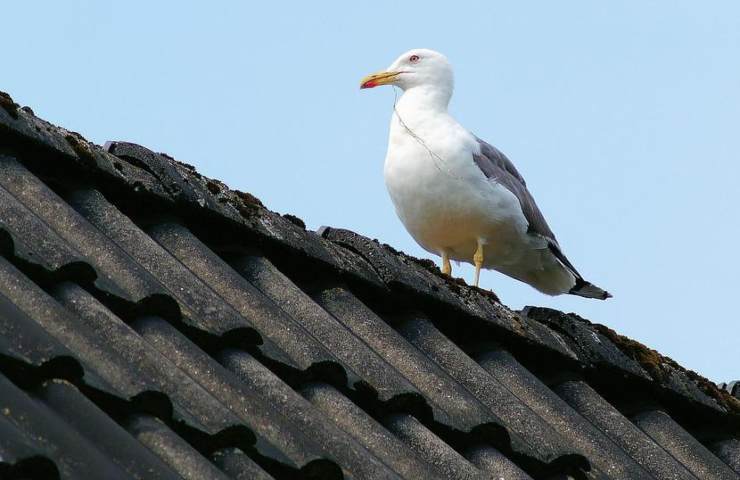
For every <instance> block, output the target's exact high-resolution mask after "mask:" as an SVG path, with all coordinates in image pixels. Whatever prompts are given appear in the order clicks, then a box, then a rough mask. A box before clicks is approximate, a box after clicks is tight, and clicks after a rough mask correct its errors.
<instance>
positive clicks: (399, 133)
mask: <svg viewBox="0 0 740 480" xmlns="http://www.w3.org/2000/svg"><path fill="white" fill-rule="evenodd" d="M380 85H394V86H397V87H399V88H400V89H401V90H403V94H402V95H401V98H400V99H399V100H398V102H397V104H396V105H395V108H394V112H393V116H392V118H391V126H390V136H389V140H388V152H387V154H386V157H385V167H384V176H385V183H386V187H387V188H388V192H389V193H390V196H391V199H392V200H393V204H394V205H395V207H396V212H397V213H398V216H399V217H400V219H401V221H402V222H403V224H404V226H405V227H406V229H407V230H408V231H409V233H410V234H411V236H412V237H413V238H414V240H416V242H417V243H418V244H419V245H421V246H422V247H423V248H424V249H425V250H427V251H428V252H430V253H433V254H435V255H439V256H440V257H442V272H443V273H445V274H447V275H450V274H451V273H452V266H451V264H450V260H451V259H452V260H458V261H464V262H468V263H473V264H474V265H475V285H476V286H478V280H479V278H480V269H481V268H490V269H494V270H497V271H499V272H501V273H504V274H506V275H508V276H510V277H513V278H516V279H517V280H521V281H522V282H525V283H527V284H529V285H531V286H533V287H534V288H536V289H537V290H539V291H541V292H543V293H546V294H549V295H560V294H563V293H570V294H574V295H580V296H582V297H589V298H599V299H606V298H609V297H611V295H610V294H609V293H608V292H606V291H605V290H602V289H601V288H599V287H597V286H595V285H593V284H591V283H589V282H587V281H585V280H584V279H583V277H581V275H580V274H579V273H578V272H577V271H576V269H575V268H574V267H573V265H572V264H571V263H570V262H569V261H568V259H567V258H566V257H565V255H563V252H562V250H561V248H560V245H559V244H558V241H557V240H556V239H555V235H554V234H553V233H552V230H550V227H549V226H548V225H547V222H546V221H545V218H544V217H543V216H542V213H541V212H540V210H539V208H538V207H537V204H536V203H535V201H534V198H532V195H531V194H530V193H529V191H528V190H527V186H526V183H525V181H524V178H522V176H521V175H520V174H519V172H518V171H517V169H516V167H514V164H512V163H511V161H510V160H509V159H508V158H506V156H505V155H504V154H503V153H501V152H500V151H499V150H497V149H496V148H495V147H493V146H491V145H489V144H488V143H486V142H484V141H483V140H481V139H479V138H478V137H476V136H475V135H473V134H472V133H470V132H469V131H468V130H467V129H466V128H464V127H463V126H462V125H460V124H459V123H458V122H457V121H456V120H455V119H454V118H452V116H451V115H450V114H449V113H448V112H447V106H448V104H449V102H450V98H451V97H452V90H453V86H454V79H453V74H452V67H451V65H450V63H449V61H448V60H447V58H446V57H445V56H444V55H442V54H441V53H438V52H435V51H433V50H427V49H415V50H410V51H408V52H406V53H404V54H403V55H401V56H400V57H398V59H397V60H396V61H395V62H393V63H392V64H391V66H390V67H388V69H387V70H385V71H383V72H379V73H375V74H372V75H368V76H367V77H365V78H363V79H362V83H361V88H373V87H377V86H380Z"/></svg>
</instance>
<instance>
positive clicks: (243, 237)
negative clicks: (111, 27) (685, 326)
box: [0, 94, 740, 480]
mask: <svg viewBox="0 0 740 480" xmlns="http://www.w3.org/2000/svg"><path fill="white" fill-rule="evenodd" d="M0 107H2V108H0V197H1V198H0V252H1V253H2V257H0V309H1V311H2V315H0V412H1V413H2V414H1V415H0V477H1V478H44V479H47V478H65V479H67V478H70V479H71V478H84V477H90V478H106V479H115V478H142V479H143V478H146V479H160V478H163V479H164V478H167V479H169V478H188V479H203V478H238V479H245V478H250V479H269V478H273V479H284V478H321V479H333V478H348V479H350V478H352V479H363V478H394V479H398V478H407V479H417V478H453V479H457V478H460V479H462V478H466V479H467V478H506V479H528V478H537V479H539V478H576V479H585V478H588V479H617V478H631V479H642V478H646V479H650V478H655V479H668V478H670V479H702V480H703V479H737V478H739V477H738V472H740V401H738V396H739V395H738V391H737V390H738V389H737V388H734V390H735V391H734V396H733V393H732V392H730V391H728V390H723V389H721V388H719V387H718V386H716V385H715V384H713V383H711V382H709V381H708V380H706V379H704V378H702V377H700V376H699V375H697V374H696V373H693V372H691V371H687V370H685V369H683V368H682V367H680V366H679V365H678V364H676V363H675V362H673V361H671V360H670V359H668V358H666V357H663V356H661V355H660V354H658V353H657V352H655V351H653V350H650V349H649V348H647V347H645V346H643V345H641V344H639V343H637V342H635V341H632V340H629V339H627V338H625V337H622V336H620V335H618V334H617V333H615V332H614V331H612V330H610V329H608V328H606V327H604V326H601V325H595V324H592V323H590V322H589V321H587V320H584V319H582V318H579V317H578V316H576V315H574V314H564V313H561V312H558V311H555V310H549V309H544V308H528V309H525V310H524V311H522V312H516V311H512V310H510V309H508V308H507V307H505V306H504V305H502V304H501V303H499V301H498V299H497V298H496V296H495V295H494V294H492V293H490V292H486V291H483V290H480V289H476V288H473V287H469V286H467V285H465V284H464V283H462V282H461V281H458V280H455V279H451V278H449V277H446V276H443V275H442V274H441V273H439V271H438V270H437V268H436V267H434V265H432V264H431V262H428V261H424V260H418V259H415V258H412V257H409V256H408V255H405V254H403V253H401V252H398V251H395V250H394V249H392V248H391V247H389V246H387V245H383V244H381V243H379V242H377V241H375V240H371V239H368V238H365V237H363V236H361V235H358V234H356V233H353V232H351V231H347V230H343V229H337V228H323V229H321V230H320V231H318V232H313V231H309V230H306V229H305V225H304V224H303V223H302V222H301V221H300V220H299V219H297V218H295V217H292V216H290V215H286V216H281V215H279V214H277V213H274V212H271V211H270V210H268V209H267V208H265V207H264V206H263V205H262V204H261V202H260V201H259V200H258V199H256V198H254V197H253V196H252V195H250V194H248V193H243V192H238V191H234V190H229V189H228V188H227V187H226V186H225V185H224V184H223V183H221V182H219V181H216V180H211V179H209V178H206V177H204V176H202V175H200V174H198V173H197V172H196V170H195V169H194V168H193V167H191V166H189V165H186V164H184V163H180V162H177V161H175V160H173V159H172V158H170V157H168V156H166V155H164V154H158V153H154V152H152V151H150V150H147V149H146V148H144V147H141V146H138V145H134V144H130V143H125V142H112V143H109V144H107V145H106V146H105V147H104V148H103V147H99V146H96V145H93V144H91V143H89V142H87V141H86V140H84V139H83V138H82V137H81V136H80V135H78V134H76V133H74V132H69V131H67V130H64V129H62V128H59V127H56V126H53V125H51V124H49V123H47V122H45V121H43V120H41V119H39V118H37V117H35V116H34V114H33V112H32V111H31V110H30V109H28V108H26V107H24V108H23V109H20V108H18V106H17V105H16V104H15V103H14V102H13V101H12V99H11V98H10V97H9V96H8V95H7V94H2V95H0ZM728 388H730V389H731V388H732V387H728Z"/></svg>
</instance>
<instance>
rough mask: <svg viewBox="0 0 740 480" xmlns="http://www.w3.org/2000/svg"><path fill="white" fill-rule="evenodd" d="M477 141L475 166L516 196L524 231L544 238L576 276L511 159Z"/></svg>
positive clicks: (577, 275)
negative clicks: (526, 227)
mask: <svg viewBox="0 0 740 480" xmlns="http://www.w3.org/2000/svg"><path fill="white" fill-rule="evenodd" d="M475 138H476V140H478V144H479V145H480V154H473V160H474V161H475V164H476V165H478V168H480V169H481V171H482V172H483V174H484V175H485V176H486V177H487V178H489V179H490V180H492V181H494V182H496V183H499V184H501V185H503V186H504V187H506V189H507V190H509V191H510V192H511V193H513V194H514V195H516V198H518V199H519V204H520V205H521V206H522V212H523V213H524V218H526V219H527V222H528V223H529V227H528V229H527V232H528V233H530V234H533V235H538V236H540V237H543V238H544V239H546V240H547V244H548V248H549V249H550V250H551V251H552V253H553V254H554V255H555V256H556V257H557V258H558V259H559V260H560V261H561V262H562V263H563V264H564V265H565V266H566V267H567V268H568V269H570V270H571V271H572V272H573V273H574V274H575V276H576V277H578V278H580V274H579V273H578V271H576V269H575V268H574V267H573V265H572V264H571V263H570V261H568V259H567V258H566V257H565V255H563V252H562V251H560V245H558V241H557V239H556V238H555V234H554V233H553V232H552V230H550V226H549V225H548V224H547V221H546V220H545V217H544V216H543V215H542V212H541V211H540V209H539V207H538V206H537V203H535V201H534V197H532V194H531V193H529V190H527V183H526V182H525V181H524V177H522V175H521V174H520V173H519V171H518V170H517V169H516V167H515V166H514V164H513V163H511V160H509V159H508V158H507V157H506V155H504V154H503V153H502V152H501V151H500V150H499V149H497V148H496V147H494V146H493V145H490V144H488V143H486V142H484V141H483V140H481V139H480V138H478V137H475Z"/></svg>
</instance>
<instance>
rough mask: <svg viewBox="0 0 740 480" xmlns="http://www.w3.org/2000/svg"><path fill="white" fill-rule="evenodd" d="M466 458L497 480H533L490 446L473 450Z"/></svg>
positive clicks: (467, 453)
mask: <svg viewBox="0 0 740 480" xmlns="http://www.w3.org/2000/svg"><path fill="white" fill-rule="evenodd" d="M465 458H466V459H468V461H469V462H470V463H472V464H473V465H475V466H476V467H478V469H479V470H481V471H482V472H485V473H488V474H490V475H491V476H492V477H493V478H496V479H500V478H504V479H506V480H532V477H530V476H529V475H527V474H526V473H525V472H523V471H522V470H521V469H520V468H519V467H517V466H516V465H515V464H513V463H512V462H511V460H509V459H508V458H506V456H504V455H502V454H501V452H499V451H498V450H496V449H495V448H493V447H490V446H488V445H483V446H478V447H474V448H471V449H470V450H469V451H468V452H466V454H465Z"/></svg>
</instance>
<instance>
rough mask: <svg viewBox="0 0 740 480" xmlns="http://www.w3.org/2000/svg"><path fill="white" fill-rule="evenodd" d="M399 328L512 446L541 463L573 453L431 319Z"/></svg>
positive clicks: (413, 321)
mask: <svg viewBox="0 0 740 480" xmlns="http://www.w3.org/2000/svg"><path fill="white" fill-rule="evenodd" d="M399 331H400V332H401V334H402V335H403V336H404V337H405V338H406V339H407V340H408V341H409V342H410V343H411V344H413V345H415V346H416V347H417V348H419V350H421V351H422V352H424V353H425V354H426V355H427V356H428V357H429V358H430V359H432V360H433V361H434V362H436V363H437V365H439V366H440V367H441V368H443V369H444V370H445V371H446V372H447V373H448V374H449V375H450V376H451V377H452V378H455V379H456V380H457V381H458V382H460V384H461V385H463V386H464V387H465V388H466V389H467V390H468V391H470V392H471V393H472V394H473V395H475V396H476V398H478V399H479V400H480V401H481V402H482V403H483V404H485V405H486V406H487V407H488V408H489V409H490V410H491V411H492V412H493V413H495V414H496V415H497V417H498V418H500V419H501V422H502V424H503V425H505V426H506V428H507V429H508V430H509V431H510V432H511V435H512V442H514V448H516V449H518V450H520V451H522V452H524V453H526V454H527V455H530V456H532V457H535V458H538V459H540V460H541V461H544V462H551V461H553V460H555V459H556V458H558V457H560V456H563V455H568V454H572V453H573V450H572V449H571V447H570V446H568V444H567V443H566V441H565V440H564V439H563V438H562V437H560V436H559V435H558V434H557V433H556V432H555V431H554V430H553V429H552V427H551V426H550V425H549V424H548V423H547V422H545V421H544V420H543V419H542V418H540V417H539V416H538V415H537V414H535V413H534V412H533V411H532V410H531V409H530V408H529V407H527V406H526V405H525V404H524V403H523V402H522V401H521V400H520V399H519V398H517V397H516V396H515V395H514V394H513V393H511V392H510V391H509V390H508V389H507V388H506V387H504V386H503V385H502V384H501V383H499V381H498V380H496V379H495V378H494V377H492V376H491V375H490V374H489V373H488V372H487V371H486V370H484V369H483V368H482V367H481V366H480V365H478V364H477V363H476V362H475V360H473V359H472V358H470V357H469V356H468V355H467V354H466V353H465V352H463V351H462V350H461V349H460V348H459V347H458V346H456V345H455V344H454V343H452V342H451V341H450V340H448V339H447V338H446V337H445V336H444V335H443V334H442V333H441V332H440V331H439V330H437V329H436V328H435V327H434V325H432V323H431V322H429V321H428V320H426V319H424V318H421V317H419V316H415V317H412V318H409V319H408V320H407V321H405V322H404V323H403V324H402V325H401V326H400V328H399ZM520 443H521V444H520Z"/></svg>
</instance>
